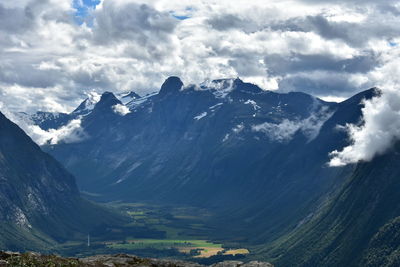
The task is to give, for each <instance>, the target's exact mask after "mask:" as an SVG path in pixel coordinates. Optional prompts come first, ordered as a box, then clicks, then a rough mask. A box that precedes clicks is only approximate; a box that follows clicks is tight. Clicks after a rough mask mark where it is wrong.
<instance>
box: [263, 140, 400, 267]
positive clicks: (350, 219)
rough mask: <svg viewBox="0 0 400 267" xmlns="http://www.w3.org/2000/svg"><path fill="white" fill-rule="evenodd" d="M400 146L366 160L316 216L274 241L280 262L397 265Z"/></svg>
mask: <svg viewBox="0 0 400 267" xmlns="http://www.w3.org/2000/svg"><path fill="white" fill-rule="evenodd" d="M398 151H400V146H399V144H397V146H396V148H395V149H394V150H393V151H391V152H389V153H388V154H386V155H384V156H380V157H377V158H376V159H374V160H373V161H371V162H368V163H361V164H359V165H358V166H357V168H356V169H355V171H354V173H353V174H352V175H351V176H350V177H349V178H348V180H347V181H346V182H345V183H344V185H343V187H342V188H340V189H339V190H337V192H336V193H335V194H333V196H332V197H331V198H329V199H328V200H327V201H326V202H325V204H324V206H322V207H321V209H320V211H319V212H318V213H316V215H315V216H314V218H313V219H312V220H311V221H310V222H308V223H307V224H305V225H304V226H302V227H300V228H299V229H297V230H295V231H294V232H293V233H291V234H290V235H288V236H286V237H284V238H283V240H282V239H281V240H279V242H277V243H280V242H281V244H280V245H279V246H276V244H273V245H272V246H270V247H269V248H268V250H267V251H268V252H267V254H268V255H269V256H270V257H272V258H274V257H276V258H275V262H276V263H277V265H278V266H386V265H385V264H387V266H397V265H398V264H399V262H400V261H399V260H398V256H397V255H398V249H399V246H400V239H399V238H398V229H399V219H398V216H400V204H399V203H400V194H399V193H398V192H399V190H400V179H399V177H400V168H399V167H398V163H399V162H400V155H399V153H398Z"/></svg>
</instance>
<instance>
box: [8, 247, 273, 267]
mask: <svg viewBox="0 0 400 267" xmlns="http://www.w3.org/2000/svg"><path fill="white" fill-rule="evenodd" d="M6 266H7V267H8V266H32V267H33V266H35V267H36V266H37V267H41V266H43V267H44V266H54V267H58V266H60V267H61V266H62V267H72V266H78V267H103V266H104V267H123V266H138V267H139V266H140V267H205V265H201V264H197V263H193V262H184V261H178V260H171V259H143V258H139V257H136V256H133V255H127V254H116V255H97V256H91V257H87V258H82V259H78V258H62V257H60V256H56V255H41V254H37V253H32V252H30V253H24V254H20V253H14V252H1V251H0V267H6ZM210 267H273V265H272V264H270V263H266V262H258V261H252V262H248V263H243V262H241V261H226V262H220V263H216V264H213V265H211V266H210Z"/></svg>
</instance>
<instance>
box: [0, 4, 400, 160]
mask: <svg viewBox="0 0 400 267" xmlns="http://www.w3.org/2000/svg"><path fill="white" fill-rule="evenodd" d="M399 19H400V3H399V2H398V1H394V0H380V1H372V0H346V1H343V0H326V1H320V0H253V1H247V0H246V1H244V0H235V1H232V0H218V1H217V0H190V1H188V0H179V1H178V0H141V1H137V0H73V1H66V0H63V1H60V0H2V1H1V2H0V97H1V99H0V101H1V102H2V103H1V106H2V107H4V108H7V109H8V110H11V111H13V112H14V111H24V112H28V113H32V112H35V111H38V110H42V111H52V112H55V111H57V112H70V111H72V110H73V109H74V108H75V107H76V106H77V105H78V104H79V103H80V102H81V101H82V100H83V99H84V98H85V97H86V95H88V94H93V93H96V92H97V93H102V92H104V91H113V92H117V93H118V92H127V91H131V90H134V91H136V92H137V93H139V94H142V95H143V94H146V93H150V92H154V91H157V90H159V88H160V86H161V84H162V82H163V81H164V80H165V79H166V78H167V77H168V76H172V75H175V76H179V77H181V79H182V80H183V82H184V83H185V84H197V83H201V82H203V81H205V80H210V79H211V80H212V79H220V78H235V77H240V78H241V79H243V80H244V81H247V82H252V83H255V84H257V85H259V86H260V87H261V88H263V89H265V90H277V91H279V92H289V91H302V92H306V93H309V94H312V95H314V96H317V97H320V98H322V99H324V100H330V101H341V100H343V99H345V98H347V97H350V96H352V95H354V94H356V93H358V92H360V91H362V90H366V89H369V88H371V87H379V88H380V89H381V90H382V92H383V94H382V97H380V98H377V99H373V100H371V101H367V102H366V105H365V108H364V109H363V123H362V124H360V125H345V126H343V127H344V128H345V129H346V130H347V131H348V133H349V139H350V140H351V145H349V146H348V147H346V148H345V149H344V150H342V151H333V152H332V154H331V156H332V161H331V162H330V164H331V165H332V166H341V165H345V164H348V163H352V162H356V161H358V160H370V159H371V158H373V157H374V156H375V155H376V154H379V153H383V151H386V150H387V149H389V148H390V147H391V145H392V144H393V142H395V141H396V140H398V139H399V138H400V132H399V130H398V129H400V93H399V84H400V78H399V77H400V27H399Z"/></svg>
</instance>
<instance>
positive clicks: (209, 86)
mask: <svg viewBox="0 0 400 267" xmlns="http://www.w3.org/2000/svg"><path fill="white" fill-rule="evenodd" d="M234 81H235V80H234V79H221V80H212V81H210V80H206V81H204V82H202V83H201V84H200V88H201V89H203V90H212V92H213V94H214V95H215V97H217V98H225V97H226V96H227V95H228V94H229V93H230V92H232V90H233V89H234V87H233V85H234Z"/></svg>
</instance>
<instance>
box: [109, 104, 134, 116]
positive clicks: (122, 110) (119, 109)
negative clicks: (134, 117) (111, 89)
mask: <svg viewBox="0 0 400 267" xmlns="http://www.w3.org/2000/svg"><path fill="white" fill-rule="evenodd" d="M112 108H113V110H114V112H115V113H117V114H119V115H121V116H125V115H126V114H129V113H131V111H130V110H129V108H128V107H127V106H124V105H121V104H116V105H114V106H113V107H112Z"/></svg>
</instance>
